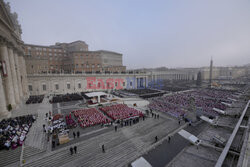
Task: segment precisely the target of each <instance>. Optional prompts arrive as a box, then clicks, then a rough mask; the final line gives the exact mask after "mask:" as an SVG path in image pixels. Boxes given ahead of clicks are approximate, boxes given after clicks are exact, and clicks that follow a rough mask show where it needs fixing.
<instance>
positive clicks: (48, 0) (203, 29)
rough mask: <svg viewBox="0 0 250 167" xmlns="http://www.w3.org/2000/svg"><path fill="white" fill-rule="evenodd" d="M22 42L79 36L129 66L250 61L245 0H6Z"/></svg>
mask: <svg viewBox="0 0 250 167" xmlns="http://www.w3.org/2000/svg"><path fill="white" fill-rule="evenodd" d="M6 1H8V2H10V5H11V10H12V12H13V11H14V12H17V14H18V16H19V18H18V19H19V22H20V23H21V26H22V31H23V34H22V39H23V41H24V42H25V43H29V44H38V45H53V44H55V43H56V42H73V41H75V40H83V41H85V42H86V43H87V44H88V45H89V50H100V49H103V50H111V51H115V52H119V53H122V54H123V64H124V65H125V66H127V67H128V68H143V67H147V68H150V67H159V66H166V67H168V68H173V67H201V66H209V61H210V59H211V57H213V60H214V65H215V66H232V65H244V64H248V63H250V1H249V0H171V1H170V0H6Z"/></svg>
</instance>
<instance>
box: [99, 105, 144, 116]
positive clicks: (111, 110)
mask: <svg viewBox="0 0 250 167" xmlns="http://www.w3.org/2000/svg"><path fill="white" fill-rule="evenodd" d="M100 110H101V111H103V112H104V113H105V114H107V115H108V116H109V117H110V118H112V119H113V120H123V119H127V118H131V117H138V116H139V117H142V116H143V114H142V112H141V111H138V110H136V109H134V108H130V107H128V106H127V105H126V104H117V105H112V106H106V107H101V108H100Z"/></svg>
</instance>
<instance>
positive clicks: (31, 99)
mask: <svg viewBox="0 0 250 167" xmlns="http://www.w3.org/2000/svg"><path fill="white" fill-rule="evenodd" d="M43 98H44V95H37V96H30V97H29V99H28V100H27V101H26V104H35V103H42V101H43Z"/></svg>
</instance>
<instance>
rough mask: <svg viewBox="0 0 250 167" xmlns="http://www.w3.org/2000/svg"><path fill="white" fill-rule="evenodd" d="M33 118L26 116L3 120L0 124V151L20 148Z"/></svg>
mask: <svg viewBox="0 0 250 167" xmlns="http://www.w3.org/2000/svg"><path fill="white" fill-rule="evenodd" d="M34 121H35V116H32V115H27V116H20V117H15V118H9V119H4V120H2V121H1V122H0V150H2V149H10V148H12V149H15V148H17V147H18V146H22V144H23V142H24V140H25V138H26V135H27V133H28V132H29V129H30V127H31V126H32V123H33V122H34Z"/></svg>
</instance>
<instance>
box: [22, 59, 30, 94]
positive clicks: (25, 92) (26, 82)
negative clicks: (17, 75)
mask: <svg viewBox="0 0 250 167" xmlns="http://www.w3.org/2000/svg"><path fill="white" fill-rule="evenodd" d="M21 60H22V61H21V62H22V66H23V91H24V96H25V97H26V98H27V97H28V96H29V91H28V79H27V72H26V63H25V59H24V57H23V56H21Z"/></svg>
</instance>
